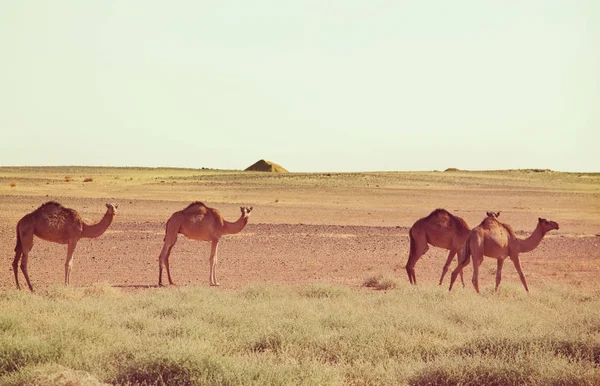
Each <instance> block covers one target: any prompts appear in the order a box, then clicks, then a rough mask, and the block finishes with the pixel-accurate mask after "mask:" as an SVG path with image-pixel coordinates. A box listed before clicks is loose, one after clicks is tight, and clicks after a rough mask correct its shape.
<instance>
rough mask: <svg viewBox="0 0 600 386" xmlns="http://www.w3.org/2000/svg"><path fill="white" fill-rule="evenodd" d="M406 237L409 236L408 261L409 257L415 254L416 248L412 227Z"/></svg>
mask: <svg viewBox="0 0 600 386" xmlns="http://www.w3.org/2000/svg"><path fill="white" fill-rule="evenodd" d="M408 237H409V238H410V252H409V255H408V260H409V261H410V259H411V258H412V257H413V256H414V255H415V250H416V246H415V238H414V237H413V234H412V229H411V230H409V231H408Z"/></svg>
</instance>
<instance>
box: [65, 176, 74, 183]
mask: <svg viewBox="0 0 600 386" xmlns="http://www.w3.org/2000/svg"><path fill="white" fill-rule="evenodd" d="M72 180H73V177H71V176H65V182H71V181H72Z"/></svg>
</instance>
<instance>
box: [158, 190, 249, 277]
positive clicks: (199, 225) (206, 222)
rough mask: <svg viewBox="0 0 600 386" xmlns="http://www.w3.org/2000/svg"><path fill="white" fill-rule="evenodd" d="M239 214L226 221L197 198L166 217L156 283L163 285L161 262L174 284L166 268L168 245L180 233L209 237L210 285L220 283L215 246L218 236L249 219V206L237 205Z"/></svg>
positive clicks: (239, 229)
mask: <svg viewBox="0 0 600 386" xmlns="http://www.w3.org/2000/svg"><path fill="white" fill-rule="evenodd" d="M240 210H241V212H242V215H241V216H240V218H239V219H238V220H237V221H236V222H229V221H226V220H225V219H224V218H223V216H222V215H221V213H219V211H218V210H216V209H213V208H209V207H207V206H206V205H204V203H202V202H199V201H196V202H193V203H191V204H190V205H188V206H187V207H186V208H185V209H183V210H180V211H179V212H175V213H173V215H172V216H171V217H170V218H169V220H168V221H167V226H166V230H165V239H164V244H163V248H162V251H161V252H160V257H159V258H158V267H159V269H158V285H159V286H162V285H163V283H162V272H163V266H164V267H165V268H166V269H167V277H168V279H169V284H171V285H174V283H173V280H172V279H171V272H170V270H169V255H170V254H171V248H173V245H175V243H176V242H177V235H178V234H180V233H181V234H183V235H184V236H186V237H187V238H190V239H192V240H203V241H210V242H211V248H210V285H211V286H216V285H219V282H218V281H217V277H216V274H215V267H216V265H217V246H218V245H219V239H220V238H221V236H224V235H230V234H234V233H239V232H241V231H242V229H244V227H245V226H246V224H247V223H248V217H249V216H250V212H251V211H252V207H240Z"/></svg>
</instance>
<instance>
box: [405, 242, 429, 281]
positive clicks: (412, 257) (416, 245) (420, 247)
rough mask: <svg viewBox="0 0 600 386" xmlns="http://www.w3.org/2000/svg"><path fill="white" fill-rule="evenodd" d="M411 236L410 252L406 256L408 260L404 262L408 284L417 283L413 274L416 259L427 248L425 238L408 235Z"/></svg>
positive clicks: (417, 259)
mask: <svg viewBox="0 0 600 386" xmlns="http://www.w3.org/2000/svg"><path fill="white" fill-rule="evenodd" d="M409 237H410V238H411V244H413V245H412V248H411V251H410V254H409V256H408V262H407V263H406V273H407V274H408V280H409V281H410V284H413V285H416V284H417V276H416V275H415V264H417V261H419V259H420V258H421V257H422V256H423V255H424V254H425V253H426V252H427V251H428V250H429V246H428V245H427V240H425V237H422V238H416V237H413V236H412V235H409Z"/></svg>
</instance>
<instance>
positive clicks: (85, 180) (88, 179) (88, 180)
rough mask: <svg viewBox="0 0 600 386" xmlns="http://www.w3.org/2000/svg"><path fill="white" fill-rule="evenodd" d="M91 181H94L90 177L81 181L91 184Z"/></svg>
mask: <svg viewBox="0 0 600 386" xmlns="http://www.w3.org/2000/svg"><path fill="white" fill-rule="evenodd" d="M92 181H94V179H93V178H91V177H87V178H86V179H84V180H83V182H92Z"/></svg>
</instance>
